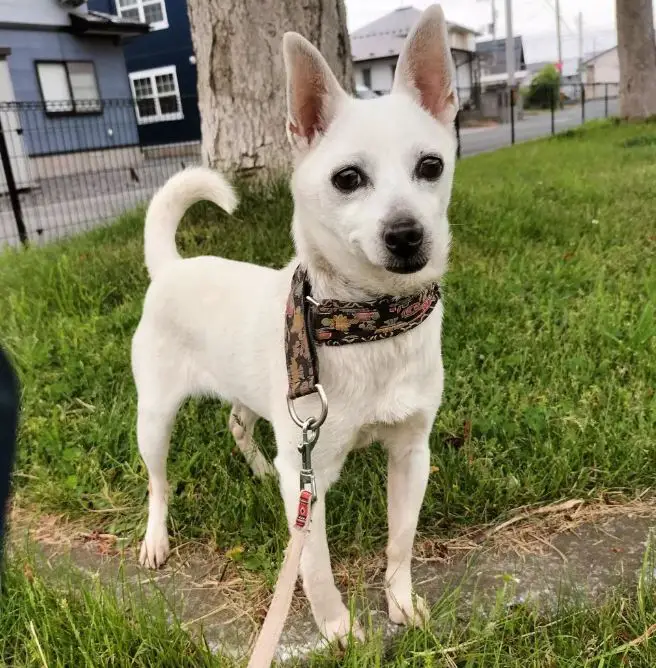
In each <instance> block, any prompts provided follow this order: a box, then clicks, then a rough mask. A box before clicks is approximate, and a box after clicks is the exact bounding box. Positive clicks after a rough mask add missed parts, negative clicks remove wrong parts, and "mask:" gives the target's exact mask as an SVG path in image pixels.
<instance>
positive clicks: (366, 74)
mask: <svg viewBox="0 0 656 668" xmlns="http://www.w3.org/2000/svg"><path fill="white" fill-rule="evenodd" d="M362 83H364V85H365V86H366V87H367V88H369V90H371V68H370V67H365V68H364V69H363V70H362Z"/></svg>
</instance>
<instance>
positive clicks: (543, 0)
mask: <svg viewBox="0 0 656 668" xmlns="http://www.w3.org/2000/svg"><path fill="white" fill-rule="evenodd" d="M542 2H544V4H545V5H546V6H547V8H548V9H549V10H550V11H551V12H553V13H554V14H555V13H556V8H555V7H554V6H553V4H552V3H551V0H542ZM560 23H561V24H562V25H563V26H564V27H565V28H567V30H569V31H570V32H571V33H572V35H576V34H577V33H576V30H572V28H571V27H570V26H569V24H568V23H567V21H565V19H564V18H563V15H562V14H561V15H560Z"/></svg>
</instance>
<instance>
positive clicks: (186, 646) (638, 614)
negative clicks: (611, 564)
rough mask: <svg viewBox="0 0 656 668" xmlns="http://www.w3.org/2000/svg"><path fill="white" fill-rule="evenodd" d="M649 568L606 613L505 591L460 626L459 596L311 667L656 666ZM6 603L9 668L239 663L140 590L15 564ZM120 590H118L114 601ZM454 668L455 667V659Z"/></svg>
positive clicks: (1, 616) (605, 606)
mask: <svg viewBox="0 0 656 668" xmlns="http://www.w3.org/2000/svg"><path fill="white" fill-rule="evenodd" d="M648 561H649V560H648V559H645V567H644V568H643V572H642V577H641V578H640V580H639V583H638V585H637V589H636V590H635V591H633V592H623V593H621V592H615V593H613V594H612V595H611V596H609V597H608V598H607V599H606V600H605V601H603V602H602V603H601V605H600V606H599V607H597V608H593V609H590V608H587V607H585V606H582V605H580V604H577V603H576V602H562V603H561V604H560V606H559V609H558V610H557V611H556V612H555V614H552V615H549V616H544V615H543V614H540V613H539V611H537V610H536V609H535V608H531V607H529V606H526V605H520V606H514V607H513V606H508V605H507V601H509V600H510V599H509V596H508V594H510V593H511V592H510V591H508V590H506V589H504V588H503V587H502V588H501V589H500V591H499V595H498V597H497V603H496V605H494V606H493V608H492V609H491V610H488V611H487V612H486V613H485V614H482V613H477V614H474V615H473V616H471V617H470V618H469V619H466V620H464V621H463V620H462V614H461V612H460V610H461V608H460V604H459V600H458V593H457V592H452V593H450V594H448V595H445V596H444V598H443V599H442V600H441V601H439V602H438V603H437V604H436V605H435V607H434V609H433V613H432V625H431V629H433V630H429V629H423V630H411V631H408V632H406V633H404V634H403V635H401V636H400V637H398V638H397V639H396V640H394V641H393V642H392V644H391V645H389V644H387V645H384V644H383V642H382V639H381V637H380V635H378V636H375V637H373V638H372V639H371V640H370V642H368V643H366V644H353V645H351V646H349V647H348V648H347V650H346V651H345V652H340V651H337V650H329V651H326V652H324V653H322V654H319V655H315V656H313V657H312V658H310V660H309V661H308V662H307V664H306V665H309V666H311V667H314V666H316V667H317V668H329V667H333V666H334V667H335V668H337V667H338V666H345V667H348V668H366V667H369V666H371V667H372V668H373V667H376V668H377V667H379V666H399V667H401V666H403V667H406V666H412V667H414V666H416V667H420V666H421V667H431V666H436V667H437V666H458V667H459V668H465V667H467V668H469V667H472V668H473V667H479V666H484V667H485V668H492V667H508V668H510V667H515V668H528V667H534V668H557V667H558V668H561V667H562V668H565V667H568V668H584V667H587V666H589V667H593V666H594V667H595V668H608V667H610V666H618V667H619V666H626V665H629V666H633V667H634V668H640V667H642V668H652V667H653V666H654V665H656V643H654V642H653V638H652V639H651V640H650V641H646V640H645V641H643V642H635V641H636V639H639V638H641V637H642V636H644V635H645V634H646V633H647V634H651V633H653V632H654V628H653V626H654V625H655V624H656V599H655V598H654V587H653V583H652V582H651V579H650V578H651V576H649V575H648V574H649V573H651V572H653V565H651V564H648V563H647V562H648ZM12 563H13V565H12V566H11V567H10V568H9V570H8V571H7V573H6V574H5V577H4V581H3V590H2V597H0V662H2V665H7V666H9V665H11V666H21V667H25V668H27V667H31V666H34V667H39V668H45V667H48V668H59V667H61V668H68V667H69V666H76V667H77V666H80V667H84V668H98V667H100V666H102V667H103V668H105V667H108V666H111V667H115V666H116V667H118V666H125V667H128V666H129V667H131V668H132V667H144V668H145V667H150V666H170V667H171V668H173V667H176V668H177V667H183V666H184V667H187V666H189V667H191V666H194V667H207V668H210V667H217V668H218V667H224V666H230V665H234V663H233V662H231V661H229V660H227V659H226V658H224V657H221V656H216V655H212V654H211V653H210V652H209V651H208V648H207V647H206V646H205V645H204V643H202V641H201V640H198V639H192V638H191V637H190V636H189V635H188V633H187V632H186V631H185V630H184V629H183V628H182V627H181V625H180V624H179V622H178V621H177V619H175V617H174V616H172V615H171V612H170V610H167V608H166V605H165V604H164V603H163V601H160V600H158V599H157V598H155V599H153V598H152V597H151V598H150V599H149V600H148V602H147V603H145V604H144V602H143V600H142V599H143V597H142V594H141V593H140V592H135V591H133V590H131V589H130V587H125V586H121V585H122V581H119V582H118V583H116V584H117V585H118V586H116V587H114V588H113V590H112V591H110V590H109V589H105V588H103V587H102V586H101V585H100V584H98V583H95V584H94V583H90V582H89V581H88V580H81V579H80V577H79V575H74V574H70V576H69V577H68V578H67V577H66V576H65V575H62V574H60V575H59V579H57V580H54V581H53V578H52V576H51V577H47V578H44V577H43V576H42V575H41V574H40V572H39V569H38V568H36V567H33V566H32V564H33V562H32V561H30V559H29V558H26V557H20V558H19V557H18V555H16V556H15V557H14V559H13V562H12ZM115 591H116V592H117V593H114V592H115ZM447 658H448V660H450V663H449V662H447Z"/></svg>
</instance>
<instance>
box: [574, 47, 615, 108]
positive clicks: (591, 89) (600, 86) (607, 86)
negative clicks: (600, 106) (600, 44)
mask: <svg viewBox="0 0 656 668" xmlns="http://www.w3.org/2000/svg"><path fill="white" fill-rule="evenodd" d="M581 78H582V81H583V83H584V84H585V98H586V100H593V99H595V98H603V97H605V96H606V95H607V96H608V97H617V96H618V95H619V87H620V59H619V55H618V53H617V47H616V46H614V47H613V48H612V49H607V50H606V51H602V52H601V53H598V54H597V55H595V56H592V58H589V59H588V60H586V61H584V62H583V65H582V72H581Z"/></svg>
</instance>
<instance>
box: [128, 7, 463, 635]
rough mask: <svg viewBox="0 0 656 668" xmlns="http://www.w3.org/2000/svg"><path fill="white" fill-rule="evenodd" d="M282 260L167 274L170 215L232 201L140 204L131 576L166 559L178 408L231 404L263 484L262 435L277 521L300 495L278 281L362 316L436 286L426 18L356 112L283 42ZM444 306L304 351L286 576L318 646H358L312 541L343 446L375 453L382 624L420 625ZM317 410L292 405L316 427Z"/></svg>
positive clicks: (169, 199) (173, 220)
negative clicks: (302, 445)
mask: <svg viewBox="0 0 656 668" xmlns="http://www.w3.org/2000/svg"><path fill="white" fill-rule="evenodd" d="M283 51H284V59H285V66H286V71H287V97H288V120H287V127H288V134H289V138H290V142H291V144H292V148H293V150H294V154H295V159H296V165H295V171H294V174H293V178H292V190H293V196H294V203H295V210H294V218H293V236H294V241H295V246H296V257H294V259H293V260H292V261H291V262H290V264H289V265H288V266H287V267H285V268H284V269H281V270H280V271H275V270H272V269H268V268H264V267H259V266H255V265H252V264H246V263H241V262H233V261H230V260H226V259H222V258H216V257H196V258H193V259H182V258H181V257H180V255H179V254H178V252H177V250H176V245H175V231H176V227H177V225H178V223H179V221H180V219H181V217H182V215H183V214H184V212H185V210H186V209H187V208H188V207H189V206H190V205H191V204H193V203H194V202H196V201H198V200H211V201H212V202H215V203H216V204H218V205H219V206H220V207H222V208H223V209H224V210H226V211H228V212H231V211H232V210H233V209H234V208H235V206H236V198H235V195H234V194H233V192H232V190H231V188H230V186H229V185H228V184H227V183H226V181H225V180H224V178H223V177H222V176H221V175H219V174H218V173H216V172H214V171H210V170H207V169H202V168H196V169H189V170H187V171H183V172H181V173H179V174H177V175H176V176H174V177H173V178H171V179H170V181H169V182H168V183H167V184H166V185H165V186H164V187H163V188H162V189H161V190H160V191H159V192H158V193H157V194H156V195H155V196H154V198H153V200H152V203H151V205H150V208H149V210H148V215H147V218H146V224H145V255H146V265H147V267H148V271H149V273H150V276H151V278H152V283H151V285H150V287H149V289H148V292H147V295H146V299H145V304H144V310H143V316H142V319H141V322H140V323H139V327H138V329H137V331H136V333H135V336H134V340H133V348H132V359H133V372H134V377H135V381H136V385H137V390H138V398H139V401H138V424H137V435H138V441H139V450H140V452H141V455H142V456H143V459H144V461H145V463H146V466H147V468H148V474H149V477H150V483H149V491H150V494H149V515H148V526H147V530H146V536H145V540H144V542H143V545H142V549H141V558H140V560H141V562H142V564H145V565H148V566H150V567H157V566H160V565H161V564H163V563H164V561H165V560H166V558H167V556H168V553H169V540H168V535H167V528H166V522H167V480H166V459H167V453H168V449H169V438H170V433H171V428H172V425H173V421H174V418H175V415H176V412H177V410H178V408H179V406H180V404H181V402H182V401H183V400H184V399H185V398H186V397H188V396H190V395H211V396H216V397H219V398H221V399H223V400H225V401H230V402H232V405H233V408H232V415H231V422H230V424H231V429H232V433H233V434H234V437H235V439H236V441H237V444H238V445H239V447H240V449H241V450H242V451H243V452H244V454H245V456H246V457H247V459H248V461H249V462H250V464H251V466H252V468H253V471H254V472H255V474H257V475H264V474H267V473H269V472H271V471H272V468H271V466H270V465H269V464H268V463H267V461H266V460H265V459H264V457H263V456H262V454H261V453H260V452H259V451H258V450H257V448H256V447H255V446H254V445H252V441H251V438H250V437H251V434H252V430H253V426H254V424H255V421H256V420H257V419H258V418H259V417H261V418H264V419H266V420H269V421H270V422H271V423H272V425H273V428H274V431H275V437H276V445H277V455H276V458H275V468H276V469H277V472H278V474H279V478H280V487H281V491H282V496H283V499H284V503H285V508H286V513H287V518H288V521H289V523H290V525H291V524H293V522H294V521H295V519H296V512H297V502H298V494H299V469H300V468H301V461H300V455H299V453H298V451H297V446H298V442H299V437H300V430H299V428H298V427H297V426H296V425H295V424H294V423H293V422H292V420H291V419H290V416H289V414H288V408H287V391H288V386H287V374H286V367H285V355H284V348H283V345H284V344H283V341H284V327H285V306H286V302H287V298H288V295H289V292H290V281H291V278H292V274H293V272H294V269H295V268H296V267H297V266H298V265H299V264H301V265H302V266H304V267H305V268H306V269H307V274H308V276H309V279H310V282H311V287H312V296H313V297H314V299H317V300H321V299H328V298H331V299H337V300H373V299H376V298H378V297H381V296H383V295H392V296H401V295H410V294H414V293H417V292H418V291H420V290H421V289H422V288H424V287H425V286H426V285H429V284H432V283H434V282H435V281H438V280H439V279H440V278H441V277H442V276H443V274H444V272H445V271H446V267H447V258H448V251H449V228H448V222H447V208H448V205H449V199H450V196H451V186H452V180H453V172H454V167H455V153H456V139H455V133H454V128H453V122H454V119H455V115H456V112H457V109H458V100H457V95H456V91H455V88H454V81H453V63H452V59H451V53H450V50H449V42H448V38H447V31H446V23H445V20H444V16H443V14H442V10H441V8H440V7H439V6H437V5H434V6H432V7H430V8H429V9H428V10H426V11H425V12H424V14H423V15H422V17H421V19H420V21H419V23H418V25H417V26H416V27H415V29H414V30H413V31H412V32H411V34H410V35H409V36H408V38H407V40H406V44H405V47H404V50H403V53H402V55H401V57H400V59H399V61H398V66H397V68H396V74H395V79H394V86H393V90H392V93H391V94H390V95H388V96H385V97H380V98H378V99H374V100H356V99H353V98H352V97H350V96H348V95H347V94H346V93H345V92H344V90H343V89H342V88H341V87H340V85H339V84H338V82H337V80H336V78H335V77H334V75H333V74H332V72H331V71H330V69H329V67H328V65H327V64H326V62H325V60H324V59H323V57H322V56H321V54H320V53H319V52H318V51H317V50H316V49H315V48H314V47H313V46H312V45H311V44H310V43H309V42H307V41H306V40H305V39H304V38H303V37H301V36H300V35H298V34H295V33H287V34H286V35H285V36H284V39H283ZM441 326H442V304H441V302H439V303H438V304H437V307H436V308H435V309H434V311H433V312H432V314H431V315H430V316H429V317H428V318H427V319H426V321H425V322H424V323H423V324H421V325H419V326H417V327H416V328H415V329H412V331H409V332H406V333H404V334H402V335H400V336H396V337H394V338H390V339H388V340H382V341H375V342H367V343H361V344H358V345H347V346H343V347H324V346H320V347H319V348H318V357H319V361H320V367H321V383H322V385H323V387H324V389H325V392H326V394H327V397H328V403H329V406H330V408H329V414H328V419H327V421H326V424H325V425H324V426H323V428H322V430H321V438H320V440H319V442H318V444H317V447H316V449H315V451H314V457H313V463H314V468H315V472H316V483H317V494H318V499H317V501H316V504H315V506H314V511H313V520H312V528H311V531H310V533H309V536H308V539H307V542H306V545H305V548H304V551H303V555H302V560H301V575H302V578H303V585H304V589H305V592H306V594H307V597H308V599H309V601H310V604H311V607H312V612H313V614H314V618H315V620H316V622H317V624H318V626H319V628H320V630H321V631H322V633H323V634H324V635H325V636H326V637H327V638H328V639H330V640H335V639H336V640H340V641H342V640H344V638H345V637H347V636H348V634H349V632H352V633H353V634H354V635H355V636H356V637H362V632H361V629H360V628H359V626H358V625H357V622H354V623H353V624H351V620H350V618H349V612H348V610H347V608H346V606H345V605H344V603H343V601H342V597H341V595H340V593H339V591H338V590H337V587H336V586H335V582H334V578H333V574H332V571H331V567H330V555H329V552H328V543H327V540H326V530H325V507H324V501H325V494H326V491H327V489H328V488H329V487H330V485H331V484H332V483H333V482H335V480H336V479H337V478H338V476H339V474H340V470H341V468H342V465H343V464H344V460H345V459H346V457H347V455H348V453H349V452H350V451H351V450H352V449H353V448H355V447H358V446H364V445H367V444H369V443H371V442H372V441H373V440H378V441H380V442H381V443H383V444H384V445H385V447H386V448H387V451H388V453H389V470H388V476H389V480H388V487H389V489H388V511H389V544H388V547H387V558H388V566H387V571H386V580H385V588H386V592H387V600H388V605H389V615H390V619H391V620H392V621H393V622H396V623H421V622H422V621H423V619H424V618H425V616H426V614H427V607H426V604H425V603H424V601H423V600H421V599H420V598H418V597H414V596H413V591H412V583H411V575H410V564H411V558H412V545H413V541H414V536H415V530H416V527H417V520H418V516H419V511H420V508H421V504H422V500H423V496H424V492H425V489H426V485H427V481H428V475H429V468H430V467H429V456H430V455H429V434H430V431H431V427H432V424H433V421H434V419H435V415H436V412H437V409H438V407H439V404H440V401H441V395H442V387H443V369H442V357H441V351H440V336H441ZM318 405H319V402H318V399H317V397H316V395H314V396H309V397H303V398H301V399H299V400H298V401H297V402H296V408H297V410H298V412H299V414H303V415H317V414H318V410H319V409H318Z"/></svg>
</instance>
